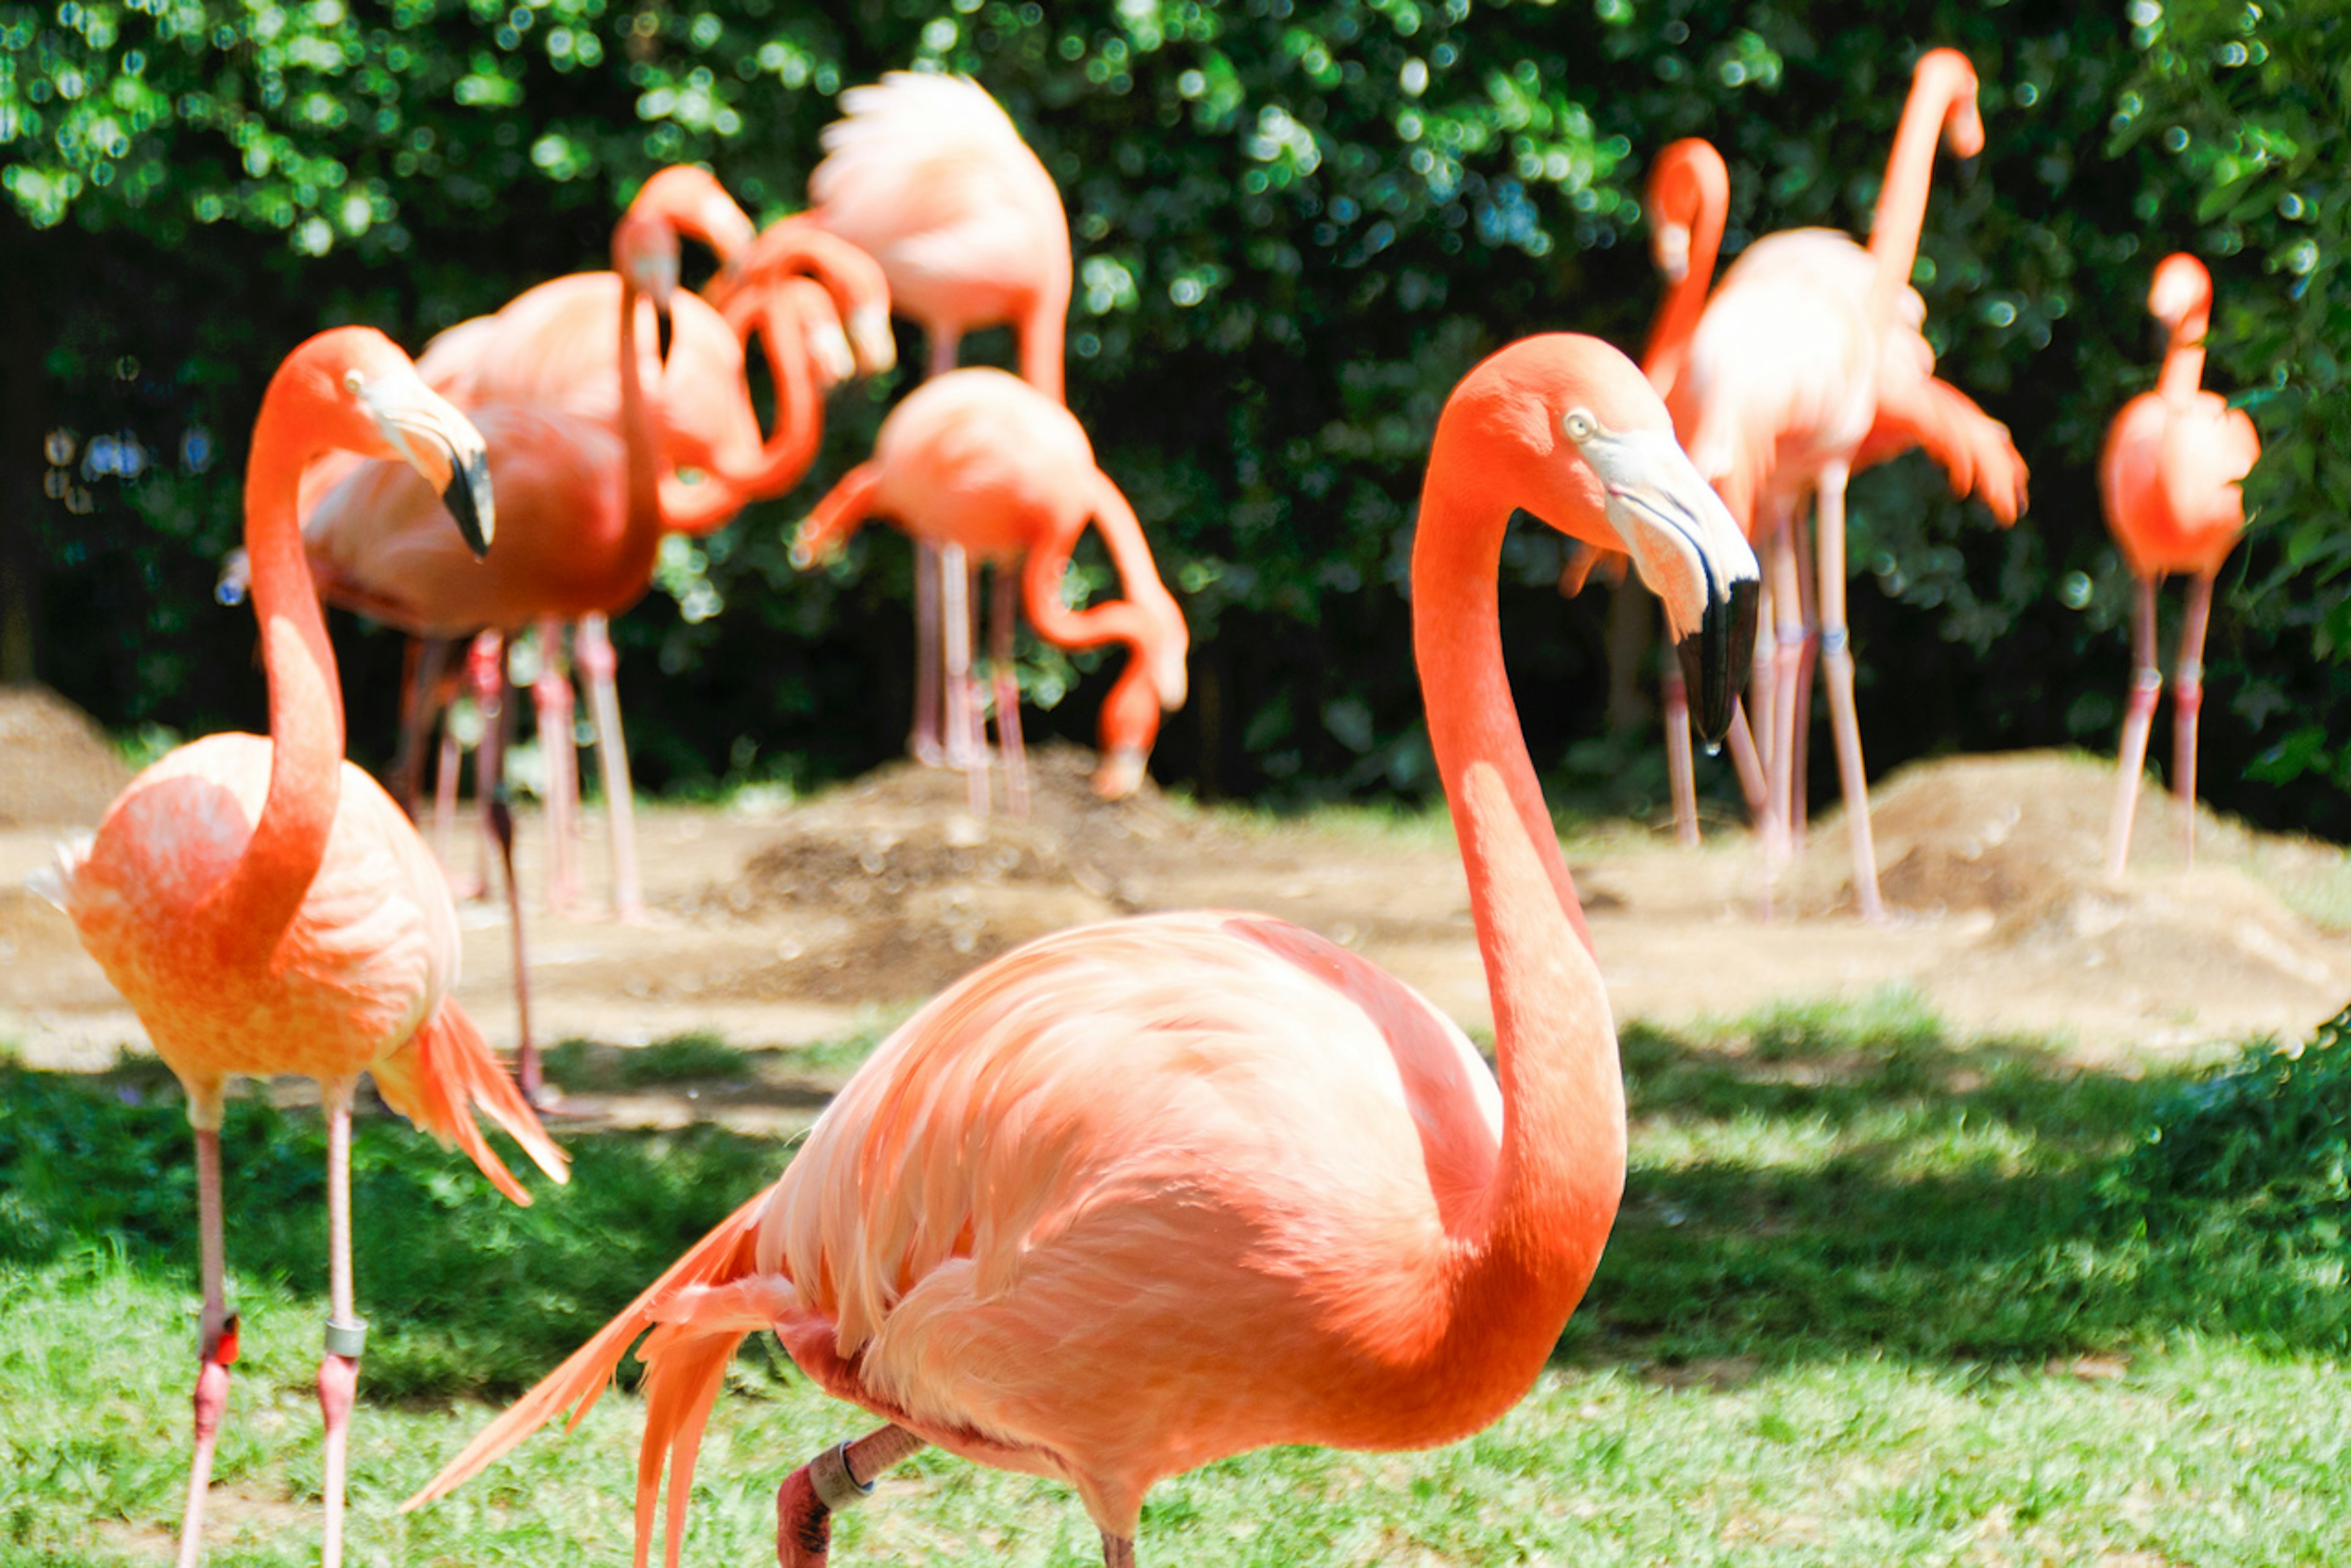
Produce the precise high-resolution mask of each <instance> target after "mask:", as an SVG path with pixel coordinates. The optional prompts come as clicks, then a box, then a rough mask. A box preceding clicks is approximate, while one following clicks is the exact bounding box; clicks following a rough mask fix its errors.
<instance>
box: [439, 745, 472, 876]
mask: <svg viewBox="0 0 2351 1568" xmlns="http://www.w3.org/2000/svg"><path fill="white" fill-rule="evenodd" d="M464 766H465V753H464V752H463V751H461V750H460V749H458V746H457V732H456V731H455V730H454V729H451V728H450V727H449V726H448V724H447V722H446V720H445V719H444V722H443V724H442V726H441V755H440V758H439V760H438V761H437V762H436V763H435V765H434V778H433V853H434V859H436V860H438V861H439V862H441V865H442V868H443V872H444V874H445V873H446V872H447V868H448V865H449V862H450V860H451V858H452V857H454V856H455V853H456V851H457V843H456V839H457V770H458V769H459V768H462V767H464Z"/></svg>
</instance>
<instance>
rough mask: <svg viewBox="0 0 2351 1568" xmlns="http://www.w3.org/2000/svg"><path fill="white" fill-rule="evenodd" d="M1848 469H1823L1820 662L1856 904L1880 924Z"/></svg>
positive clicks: (1882, 911) (1882, 910) (1883, 911)
mask: <svg viewBox="0 0 2351 1568" xmlns="http://www.w3.org/2000/svg"><path fill="white" fill-rule="evenodd" d="M1845 473H1846V470H1845V467H1844V465H1843V464H1832V465H1829V466H1828V467H1826V468H1824V469H1823V470H1822V471H1821V481H1820V493H1819V494H1820V514H1821V525H1820V540H1819V544H1820V587H1819V590H1818V592H1819V595H1820V607H1821V667H1822V670H1823V673H1824V674H1826V676H1827V678H1828V688H1829V727H1830V728H1831V729H1832V730H1833V731H1834V732H1835V736H1836V749H1837V779H1838V781H1839V782H1840V783H1841V784H1842V785H1843V786H1844V817H1845V826H1846V828H1847V830H1848V831H1850V832H1851V833H1852V835H1853V898H1854V904H1855V908H1856V910H1858V912H1859V913H1860V915H1861V917H1862V919H1864V920H1865V921H1867V922H1869V923H1870V924H1871V925H1876V924H1878V923H1879V922H1881V921H1883V920H1884V919H1885V918H1886V905H1885V904H1884V903H1883V902H1881V901H1880V900H1879V898H1878V895H1877V846H1876V842H1875V841H1874V840H1873V838H1872V835H1871V833H1870V831H1869V775H1868V773H1867V771H1866V770H1865V768H1863V766H1862V760H1861V716H1860V714H1859V712H1858V711H1857V710H1856V709H1855V706H1854V700H1853V643H1852V638H1851V635H1850V633H1849V632H1848V631H1847V629H1846V627H1845V621H1844V481H1845ZM1789 673H1790V674H1793V672H1792V671H1790V672H1789Z"/></svg>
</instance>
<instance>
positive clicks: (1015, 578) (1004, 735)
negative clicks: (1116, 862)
mask: <svg viewBox="0 0 2351 1568" xmlns="http://www.w3.org/2000/svg"><path fill="white" fill-rule="evenodd" d="M991 592H992V594H993V596H994V600H995V603H994V606H993V608H992V609H991V611H990V620H991V622H992V623H991V624H990V626H989V628H988V633H987V668H988V674H990V675H991V676H992V677H993V678H994V680H995V683H996V747H997V749H998V751H1000V752H1002V753H1003V754H1004V809H1005V810H1008V811H1009V812H1011V813H1012V814H1013V815H1014V816H1016V817H1025V816H1027V815H1028V814H1029V758H1028V754H1027V753H1026V752H1025V751H1024V750H1023V749H1022V748H1021V744H1020V675H1019V671H1017V670H1016V669H1014V668H1013V664H1012V615H1013V611H1014V609H1015V607H1016V606H1017V604H1018V603H1019V596H1020V574H1019V572H1018V571H1017V570H1014V569H1013V568H1011V567H1009V566H998V567H997V568H996V578H995V581H994V584H993V586H992V589H991Z"/></svg>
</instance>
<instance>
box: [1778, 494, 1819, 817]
mask: <svg viewBox="0 0 2351 1568" xmlns="http://www.w3.org/2000/svg"><path fill="white" fill-rule="evenodd" d="M1792 521H1793V522H1794V524H1795V528H1796V559H1797V560H1798V561H1800V562H1801V561H1802V560H1805V559H1809V558H1810V557H1811V555H1812V553H1813V541H1812V528H1811V526H1810V525H1809V524H1808V523H1806V522H1805V520H1804V517H1803V514H1802V513H1801V512H1799V513H1798V514H1796V516H1795V517H1794V518H1792ZM1811 590H1812V584H1811V583H1809V582H1807V581H1806V580H1804V574H1803V573H1802V571H1801V570H1800V571H1798V572H1797V573H1796V591H1797V593H1798V595H1799V597H1800V598H1801V600H1802V605H1803V613H1804V643H1803V646H1802V648H1801V649H1799V650H1798V651H1797V654H1796V725H1797V727H1798V728H1800V729H1802V730H1803V731H1804V732H1805V733H1806V734H1807V735H1809V734H1810V733H1811V732H1812V727H1813V670H1814V668H1815V667H1816V666H1817V665H1818V664H1820V659H1821V614H1820V605H1819V604H1818V603H1817V602H1816V601H1815V600H1814V596H1813V592H1812V591H1811ZM1812 755H1813V748H1812V747H1810V746H1800V747H1796V751H1795V755H1794V756H1792V757H1791V758H1788V776H1789V788H1788V821H1787V823H1786V828H1787V834H1788V852H1789V853H1790V854H1792V855H1797V854H1802V853H1803V852H1804V821H1805V819H1806V818H1807V817H1809V816H1810V815H1811V813H1812V804H1813V792H1812V789H1811V781H1810V779H1808V778H1807V777H1806V775H1807V774H1808V773H1809V772H1810V771H1811V769H1810V768H1809V767H1808V766H1807V765H1808V764H1809V762H1810V761H1811V759H1812Z"/></svg>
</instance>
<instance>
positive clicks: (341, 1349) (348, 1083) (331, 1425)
mask: <svg viewBox="0 0 2351 1568" xmlns="http://www.w3.org/2000/svg"><path fill="white" fill-rule="evenodd" d="M356 1082H357V1081H356V1080H354V1079H350V1078H339V1079H333V1080H330V1081H329V1082H322V1083H321V1084H319V1094H320V1097H321V1103H322V1105H323V1107H324V1109H325V1111H326V1113H327V1298H328V1314H329V1315H328V1318H327V1354H326V1356H325V1358H324V1359H323V1360H321V1361H320V1362H319V1413H320V1415H321V1416H324V1417H325V1420H326V1428H327V1446H326V1463H325V1465H324V1467H323V1469H324V1475H323V1478H322V1480H321V1486H320V1490H323V1491H324V1492H325V1493H326V1498H327V1527H326V1539H325V1542H324V1543H323V1545H322V1547H321V1549H320V1552H319V1563H320V1568H341V1564H342V1561H343V1478H344V1473H345V1462H346V1457H347V1453H348V1449H349V1446H350V1418H351V1401H352V1399H353V1397H354V1396H355V1395H356V1394H357V1393H358V1390H359V1381H360V1349H361V1348H362V1347H363V1346H364V1345H365V1344H366V1343H367V1324H365V1323H363V1322H360V1320H359V1318H358V1316H357V1315H356V1314H355V1313H354V1312H352V1310H351V1091H352V1089H353V1088H354V1087H355V1085H356Z"/></svg>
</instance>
